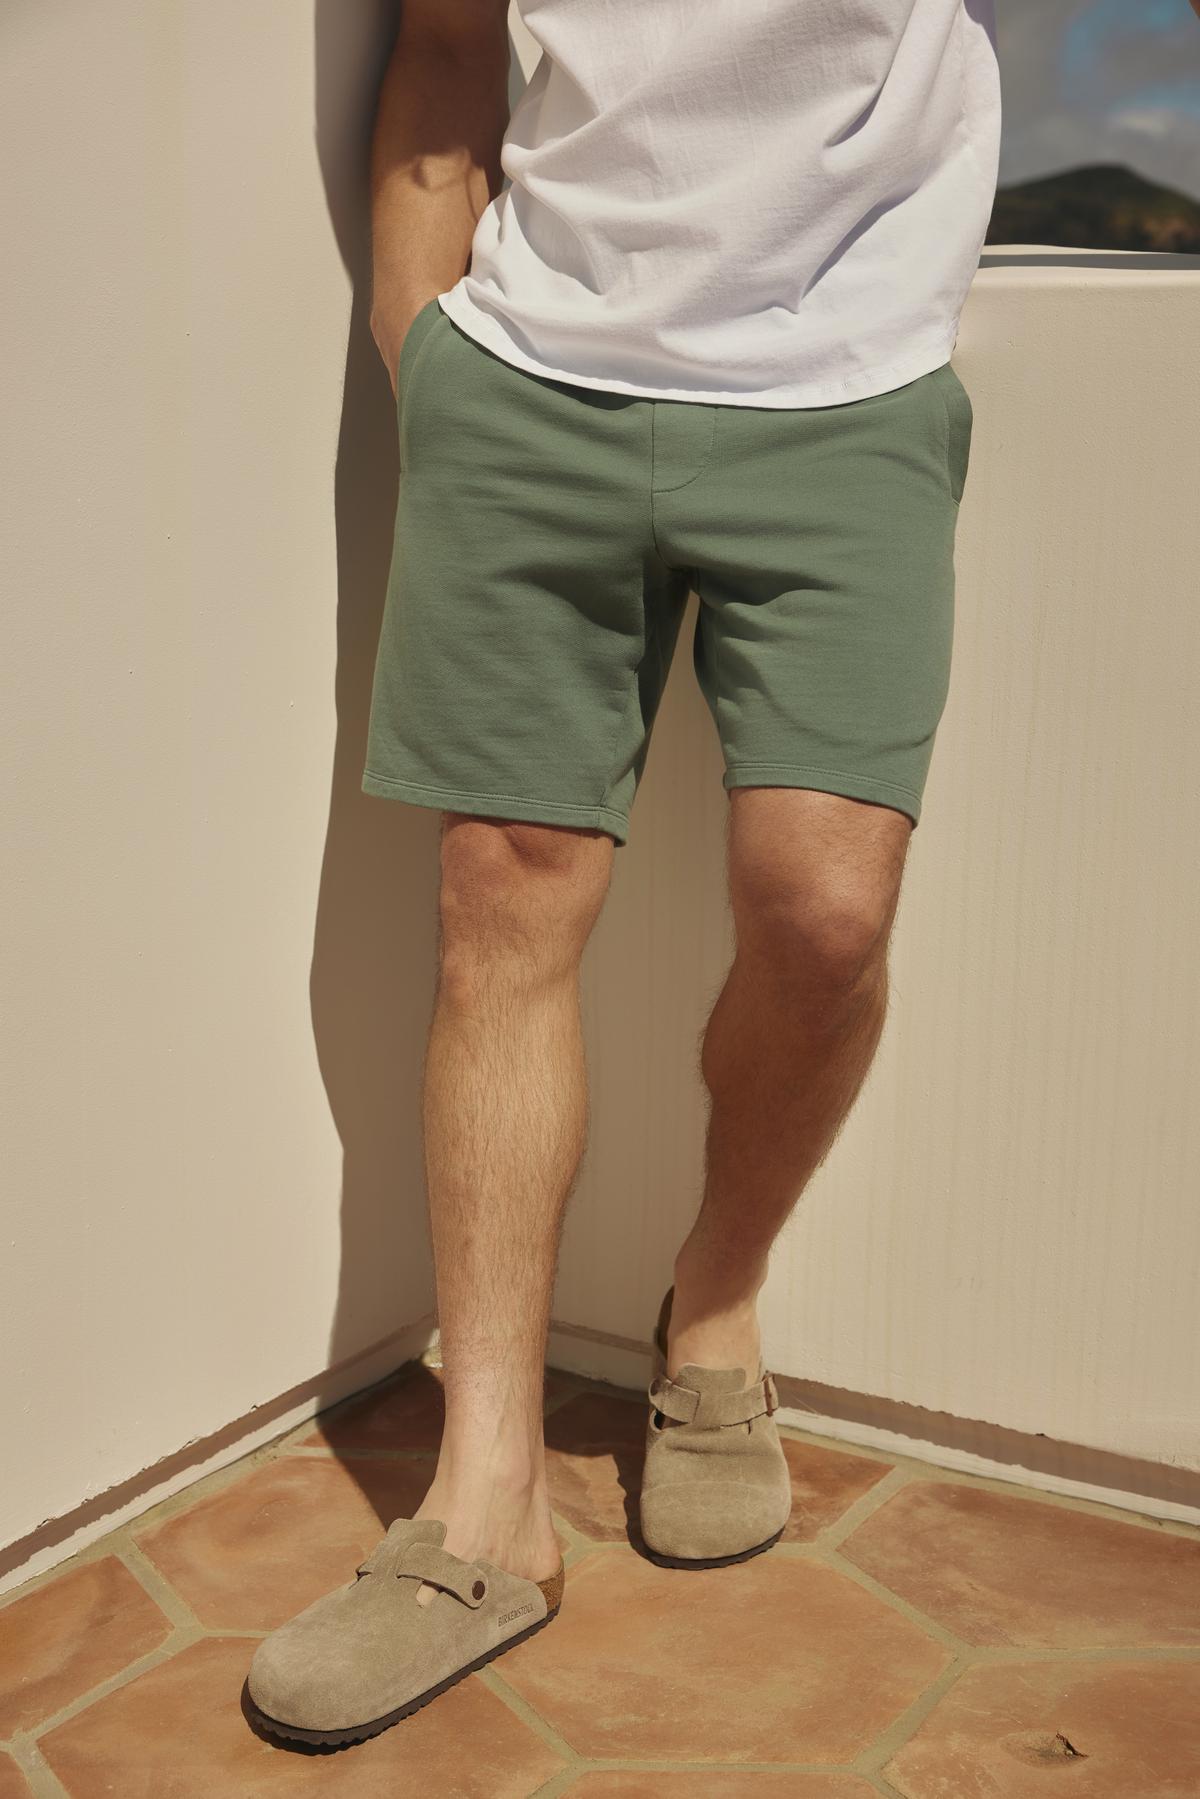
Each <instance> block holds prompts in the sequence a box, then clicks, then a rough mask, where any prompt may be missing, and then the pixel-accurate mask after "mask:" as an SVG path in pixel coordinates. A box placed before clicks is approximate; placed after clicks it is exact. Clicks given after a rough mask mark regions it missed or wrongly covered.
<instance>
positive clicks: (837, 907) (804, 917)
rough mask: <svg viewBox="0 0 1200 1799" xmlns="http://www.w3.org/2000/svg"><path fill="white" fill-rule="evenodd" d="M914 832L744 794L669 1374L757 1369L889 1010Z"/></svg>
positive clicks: (734, 826)
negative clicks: (810, 1202) (801, 1210)
mask: <svg viewBox="0 0 1200 1799" xmlns="http://www.w3.org/2000/svg"><path fill="white" fill-rule="evenodd" d="M911 832H912V824H911V821H910V820H909V819H908V818H907V817H906V815H905V814H904V813H902V812H899V811H896V810H893V809H892V808H891V807H887V806H876V805H871V804H868V803H867V802H865V801H860V800H852V799H847V798H843V797H842V796H840V795H836V794H827V793H820V792H816V791H813V790H810V789H803V788H780V787H757V788H754V787H748V788H735V789H734V790H733V791H732V793H731V796H730V814H729V889H730V899H731V903H732V907H733V915H734V924H735V928H736V938H737V949H736V954H735V957H734V961H733V965H732V967H731V969H730V971H729V976H728V978H727V980H726V982H725V985H724V987H723V989H722V991H721V993H720V995H719V997H718V999H717V1002H716V1005H715V1006H714V1008H713V1011H712V1014H711V1016H710V1018H709V1020H708V1024H707V1027H706V1029H705V1032H704V1037H703V1044H702V1049H701V1070H702V1073H703V1077H704V1083H705V1086H706V1087H707V1089H708V1093H709V1099H710V1110H709V1124H708V1133H707V1145H706V1149H707V1166H706V1177H705V1187H704V1196H703V1200H702V1202H701V1206H700V1211H699V1215H698V1217H697V1219H696V1221H695V1224H694V1225H693V1227H692V1229H691V1231H690V1233H689V1234H688V1237H687V1239H686V1240H685V1242H684V1243H683V1245H682V1247H681V1249H680V1251H679V1254H678V1257H677V1258H676V1264H675V1300H674V1304H673V1307H672V1317H671V1328H670V1333H669V1344H668V1347H669V1365H670V1369H671V1372H672V1373H674V1372H676V1371H677V1370H678V1369H679V1368H680V1367H682V1366H683V1365H684V1363H686V1362H695V1363H698V1364H699V1365H700V1366H707V1367H725V1368H733V1367H744V1368H746V1369H747V1377H748V1378H749V1379H753V1377H754V1372H755V1369H756V1368H757V1364H758V1356H759V1333H758V1320H757V1311H756V1302H757V1298H758V1293H759V1290H760V1289H761V1287H762V1284H763V1282H764V1280H765V1279H766V1273H767V1261H768V1256H769V1253H770V1249H771V1245H772V1243H773V1242H774V1240H775V1238H776V1236H777V1235H778V1232H779V1230H780V1228H781V1227H782V1225H783V1223H784V1221H785V1220H786V1219H787V1217H788V1215H789V1214H790V1213H791V1211H792V1209H793V1207H794V1206H795V1204H796V1201H797V1200H798V1198H799V1197H800V1194H801V1193H802V1192H803V1190H804V1188H805V1186H806V1185H807V1183H808V1181H809V1179H810V1178H811V1176H812V1175H813V1173H814V1172H815V1170H816V1169H817V1168H818V1167H819V1166H820V1164H821V1162H822V1161H823V1160H824V1159H825V1157H826V1156H827V1155H828V1153H829V1150H830V1149H831V1148H832V1146H833V1143H834V1140H835V1138H836V1137H837V1134H838V1131H839V1129H840V1127H841V1125H842V1122H843V1121H844V1119H845V1118H846V1116H847V1114H848V1112H849V1111H850V1108H851V1106H852V1104H853V1102H854V1099H855V1098H856V1096H857V1094H858V1092H859V1089H860V1088H861V1086H862V1083H863V1081H864V1079H865V1077H866V1074H867V1070H868V1068H869V1067H870V1065H871V1062H872V1059H873V1057H874V1054H875V1050H876V1048H877V1046H878V1043H879V1038H880V1035H881V1033H882V1030H883V1023H884V1018H885V1014H886V1010H887V997H888V972H887V953H888V939H889V937H890V933H891V927H892V923H893V920H894V918H895V913H896V907H897V905H898V902H899V896H900V882H901V877H902V873H903V868H904V861H905V856H906V853H907V848H908V840H909V837H910V836H911Z"/></svg>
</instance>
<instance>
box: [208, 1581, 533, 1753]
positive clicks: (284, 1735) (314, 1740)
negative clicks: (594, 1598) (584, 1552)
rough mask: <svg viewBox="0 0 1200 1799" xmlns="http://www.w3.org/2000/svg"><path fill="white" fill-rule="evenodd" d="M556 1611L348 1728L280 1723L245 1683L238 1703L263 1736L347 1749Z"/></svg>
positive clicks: (436, 1694) (511, 1644)
mask: <svg viewBox="0 0 1200 1799" xmlns="http://www.w3.org/2000/svg"><path fill="white" fill-rule="evenodd" d="M558 1610H559V1608H558V1607H557V1606H555V1608H554V1610H553V1611H552V1612H547V1613H546V1616H545V1617H544V1618H539V1619H538V1621H537V1623H536V1624H531V1625H530V1626H529V1629H528V1630H520V1631H518V1632H517V1634H516V1636H515V1637H509V1638H508V1639H507V1640H506V1641H505V1642H503V1643H497V1645H496V1647H495V1648H494V1649H489V1650H488V1652H487V1654H486V1655H481V1656H479V1657H477V1659H476V1660H475V1661H473V1662H468V1663H467V1664H466V1666H465V1667H462V1668H458V1669H456V1670H455V1672H454V1673H453V1674H450V1675H447V1677H446V1679H445V1680H440V1681H439V1682H438V1684H437V1685H436V1686H435V1687H430V1688H429V1690H428V1691H427V1692H424V1693H419V1694H418V1695H417V1697H416V1698H415V1699H410V1700H409V1701H408V1703H407V1705H398V1706H397V1707H396V1709H395V1711H392V1712H386V1713H385V1714H384V1716H383V1717H382V1718H373V1719H372V1720H371V1722H370V1723H369V1724H355V1725H352V1726H351V1728H350V1729H348V1730H302V1729H301V1728H300V1726H299V1725H298V1724H283V1723H281V1722H280V1721H279V1719H278V1718H271V1717H268V1715H267V1713H266V1712H264V1711H260V1710H259V1708H258V1706H257V1705H255V1703H254V1701H253V1699H252V1698H251V1697H250V1689H249V1684H248V1683H247V1685H246V1686H244V1687H243V1688H242V1702H243V1705H244V1706H245V1709H246V1711H247V1714H248V1715H249V1718H250V1721H251V1723H253V1724H254V1725H256V1726H257V1727H258V1729H260V1730H261V1731H263V1732H265V1734H266V1735H267V1736H271V1737H278V1738H279V1739H280V1740H281V1741H283V1742H285V1743H307V1744H308V1745H309V1746H310V1747H311V1748H315V1749H348V1748H350V1747H351V1745H352V1744H354V1743H365V1742H367V1741H368V1740H369V1739H370V1738H371V1737H377V1736H380V1735H382V1733H383V1732H384V1731H385V1730H390V1729H391V1728H392V1725H393V1724H399V1723H401V1722H402V1721H403V1719H405V1718H411V1717H412V1715H413V1713H414V1712H419V1711H420V1710H421V1708H422V1707H423V1706H426V1705H428V1704H429V1703H430V1701H431V1700H433V1699H436V1698H438V1697H439V1695H440V1694H442V1693H445V1692H448V1691H449V1689H450V1688H451V1687H455V1686H457V1685H458V1683H459V1681H460V1680H465V1679H466V1678H467V1675H468V1674H474V1673H475V1672H476V1671H477V1670H478V1669H479V1668H486V1667H487V1665H488V1663H489V1662H494V1661H495V1660H496V1657H497V1656H498V1655H503V1654H504V1653H505V1652H506V1651H507V1650H509V1649H515V1648H516V1646H517V1644H518V1643H524V1642H526V1641H527V1640H528V1639H529V1638H530V1637H535V1636H536V1635H537V1633H538V1631H539V1630H545V1628H546V1626H547V1624H549V1623H550V1622H551V1620H552V1619H554V1618H557V1616H558Z"/></svg>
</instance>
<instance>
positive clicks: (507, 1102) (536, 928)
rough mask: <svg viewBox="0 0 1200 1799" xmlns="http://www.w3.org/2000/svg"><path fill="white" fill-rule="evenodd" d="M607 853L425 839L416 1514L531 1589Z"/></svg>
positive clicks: (579, 842)
mask: <svg viewBox="0 0 1200 1799" xmlns="http://www.w3.org/2000/svg"><path fill="white" fill-rule="evenodd" d="M612 855H613V841H612V838H611V837H609V836H608V835H607V834H606V833H603V832H600V831H574V830H569V829H566V828H564V827H558V826H551V825H533V824H515V823H503V822H494V821H491V820H485V819H478V818H469V817H464V816H462V815H459V814H449V815H448V816H447V819H446V821H445V825H444V829H443V836H442V884H441V902H440V918H441V955H440V961H439V977H438V995H437V1005H436V1009H435V1014H434V1020H433V1026H432V1030H431V1032H430V1038H429V1048H428V1055H427V1059H426V1068H425V1082H424V1096H423V1099H424V1136H425V1160H426V1170H427V1178H428V1189H429V1206H430V1223H431V1229H432V1236H433V1249H434V1261H435V1267H436V1274H437V1295H438V1320H439V1324H440V1327H441V1346H442V1361H443V1369H444V1381H445V1394H446V1425H445V1431H444V1433H443V1438H442V1444H441V1451H440V1454H439V1457H438V1464H437V1472H436V1474H435V1477H434V1481H433V1485H432V1486H431V1488H430V1491H429V1493H428V1494H427V1496H426V1498H425V1500H424V1501H423V1503H422V1505H421V1507H420V1509H419V1512H418V1514H417V1515H418V1516H419V1517H430V1518H440V1519H442V1520H443V1521H444V1522H445V1524H446V1526H447V1534H446V1545H445V1546H446V1548H447V1549H448V1550H449V1551H450V1552H451V1553H452V1554H454V1555H461V1556H464V1557H467V1558H468V1559H474V1558H476V1557H478V1556H484V1557H486V1558H487V1559H488V1560H490V1561H492V1562H494V1563H496V1564H497V1566H500V1567H503V1568H506V1569H507V1570H508V1571H509V1572H510V1573H513V1574H520V1575H523V1576H525V1577H527V1578H529V1579H536V1580H541V1579H544V1578H545V1577H546V1576H548V1575H550V1574H552V1573H553V1572H554V1571H555V1569H556V1568H557V1566H558V1562H559V1551H558V1546H557V1541H556V1538H555V1534H554V1528H553V1525H552V1523H551V1520H550V1508H549V1503H548V1500H547V1497H546V1482H545V1466H544V1458H543V1446H542V1390H543V1368H544V1362H545V1348H546V1332H547V1327H548V1324H549V1314H550V1301H551V1293H552V1288H553V1282H554V1271H555V1263H556V1258H557V1251H558V1242H559V1233H560V1228H561V1220H562V1214H563V1210H564V1207H565V1204H566V1201H567V1198H568V1195H569V1193H570V1191H571V1188H572V1186H573V1184H574V1181H575V1178H576V1175H577V1173H578V1169H579V1163H580V1159H581V1157H582V1153H583V1148H584V1140H585V1135H586V1127H587V1088H586V1075H585V1064H584V1052H583V1037H582V1031H581V1025H580V1013H579V980H578V975H579V961H580V957H581V955H582V952H583V948H584V945H585V943H586V942H587V938H588V935H589V933H590V932H591V929H592V926H593V924H594V923H595V921H596V918H597V916H598V915H599V911H600V908H601V905H602V904H603V900H604V895H605V893H606V891H607V888H608V882H609V879H610V876H611V869H612ZM428 1596H430V1593H429V1590H426V1592H425V1593H423V1597H428Z"/></svg>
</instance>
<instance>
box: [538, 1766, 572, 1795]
mask: <svg viewBox="0 0 1200 1799" xmlns="http://www.w3.org/2000/svg"><path fill="white" fill-rule="evenodd" d="M578 1773H579V1769H578V1768H562V1769H560V1771H559V1772H558V1773H557V1774H552V1775H551V1776H550V1778H549V1780H548V1781H547V1782H546V1783H545V1785H544V1786H540V1787H535V1788H534V1790H533V1792H532V1793H530V1794H529V1799H558V1795H559V1793H565V1792H566V1790H567V1788H568V1787H569V1786H572V1785H573V1784H574V1782H575V1778H576V1776H577V1775H578Z"/></svg>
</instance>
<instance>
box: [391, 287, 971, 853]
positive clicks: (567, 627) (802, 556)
mask: <svg viewBox="0 0 1200 1799" xmlns="http://www.w3.org/2000/svg"><path fill="white" fill-rule="evenodd" d="M397 417H398V427H399V439H400V493H399V502H398V506H397V512H396V531H395V544H394V549H393V555H392V565H391V574H390V578H389V583H388V591H387V599H386V604H385V609H384V617H383V625H382V629H381V633H380V640H379V648H378V655H377V658H376V664H375V679H374V687H373V692H372V698H371V713H370V730H369V742H368V749H367V758H366V768H365V772H364V774H363V778H362V786H363V789H364V791H365V792H367V793H371V794H378V795H382V796H384V797H386V798H389V799H398V800H408V801H410V802H414V803H415V804H417V805H419V806H435V807H439V808H441V809H443V810H445V811H450V812H464V813H470V814H477V815H479V816H481V817H486V818H503V819H518V820H533V821H537V822H541V823H544V824H554V825H573V826H575V827H576V828H581V827H582V828H592V829H600V830H604V831H607V832H610V833H611V834H612V836H613V837H614V838H615V839H616V840H617V842H618V844H621V843H624V842H625V840H626V837H627V835H628V831H629V812H630V807H631V806H632V804H633V800H634V796H635V794H636V792H637V788H638V784H639V781H640V779H641V776H642V771H643V767H644V764H645V760H646V754H647V750H648V748H649V742H650V734H651V730H652V728H653V724H654V718H655V714H656V711H657V708H658V704H659V700H660V697H661V695H662V691H663V687H664V684H665V681H666V677H667V672H668V669H669V668H670V664H671V658H672V654H673V651H674V648H675V643H676V639H677V637H678V634H679V627H680V623H681V621H682V618H683V614H684V611H685V609H686V604H687V598H688V594H689V591H694V592H695V593H696V594H697V596H698V600H699V607H698V613H697V620H696V631H695V638H694V644H693V650H694V661H695V669H696V675H697V679H698V681H699V684H700V688H701V691H702V693H703V694H704V697H705V699H706V701H707V703H708V706H709V709H710V711H711V713H712V716H713V718H714V720H715V722H716V726H717V731H718V733H719V736H720V742H721V748H722V752H723V754H724V759H725V777H724V780H725V786H726V787H727V788H732V787H749V786H753V787H810V788H818V789H821V790H823V791H824V792H827V793H840V794H845V795H848V796H849V797H850V798H853V799H858V800H866V801H869V802H873V803H875V804H878V805H885V806H892V807H895V808H897V809H898V810H900V811H901V812H904V813H906V814H907V815H908V817H909V818H911V820H912V822H913V825H914V826H915V825H916V823H917V820H918V818H919V815H920V809H921V794H922V790H923V787H924V784H925V777H926V774H927V772H928V768H929V762H930V757H931V754H932V750H933V740H934V733H935V730H936V728H937V725H938V722H939V719H940V717H941V713H942V710H943V707H944V705H945V701H946V696H947V692H948V688H949V679H950V655H951V640H952V635H953V620H954V535H955V525H956V522H957V517H958V502H959V499H960V497H961V495H962V490H963V484H964V482H965V479H966V473H967V461H968V455H969V449H970V438H971V422H972V420H971V402H970V400H969V398H968V396H967V393H966V390H965V388H964V387H963V385H962V383H961V382H960V381H959V379H958V376H957V375H956V374H955V373H954V371H953V369H952V368H951V367H950V365H949V363H946V364H945V365H943V366H942V367H939V368H935V369H933V370H931V371H930V372H929V373H928V374H925V375H921V376H919V377H918V378H917V379H916V380H914V381H909V382H906V383H905V385H904V386H903V387H897V388H894V389H893V390H892V391H891V392H889V393H882V394H873V395H871V396H869V397H868V398H866V399H859V400H852V401H847V402H846V403H844V404H842V405H837V406H815V407H803V408H787V409H779V408H775V409H772V408H769V407H753V406H751V407H747V406H732V405H710V404H707V403H704V404H701V403H698V402H695V401H690V400H659V399H651V398H642V397H639V396H636V395H634V396H631V395H628V394H619V393H610V392H607V391H604V390H601V389H597V388H585V387H579V386H575V385H573V384H571V383H569V382H566V381H559V380H553V379H550V378H547V377H543V376H539V375H534V374H531V373H529V372H527V371H526V370H524V369H518V368H515V367H514V366H513V365H512V364H511V363H508V362H505V361H504V360H503V359H502V358H501V357H499V356H496V355H494V354H493V353H492V352H491V351H490V350H486V349H484V348H483V346H482V345H480V344H478V343H476V341H475V340H474V338H472V337H470V336H469V335H468V334H467V333H466V332H465V331H463V330H462V329H461V328H460V327H459V326H458V325H457V324H455V323H454V321H453V320H451V319H450V318H449V317H448V316H447V315H446V314H445V313H444V312H443V311H442V310H441V308H440V306H439V305H438V303H437V300H436V299H433V300H430V301H429V303H428V304H427V305H426V306H424V307H423V308H422V310H421V311H420V312H419V313H418V314H417V317H416V319H415V320H414V321H413V324H412V325H411V327H410V329H409V331H408V334H407V336H406V337H405V340H404V344H403V347H402V351H401V357H400V367H399V372H398V380H397Z"/></svg>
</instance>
